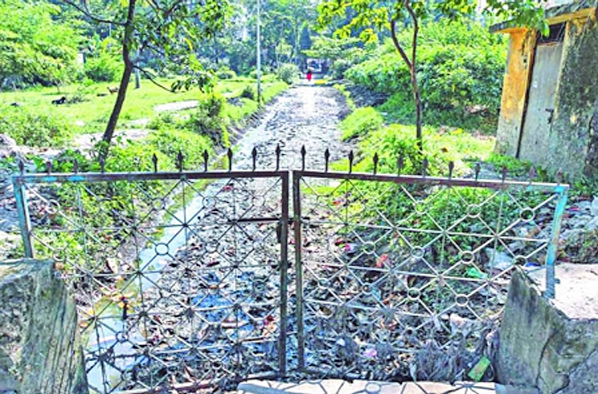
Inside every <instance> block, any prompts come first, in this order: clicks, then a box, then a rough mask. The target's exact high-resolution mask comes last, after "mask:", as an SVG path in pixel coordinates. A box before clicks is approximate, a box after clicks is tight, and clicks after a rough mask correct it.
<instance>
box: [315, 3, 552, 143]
mask: <svg viewBox="0 0 598 394" xmlns="http://www.w3.org/2000/svg"><path fill="white" fill-rule="evenodd" d="M475 9H476V3H475V2H472V1H470V0H436V1H429V0H394V1H382V0H327V1H325V2H324V3H322V4H320V6H319V8H318V11H319V18H318V22H319V24H320V26H321V27H323V28H325V27H330V26H334V25H335V24H337V23H340V27H338V28H336V29H335V34H336V35H337V36H339V37H350V36H352V35H354V34H358V35H359V37H360V38H361V39H362V40H363V41H365V42H373V41H377V40H378V36H377V34H378V33H380V32H389V33H390V37H391V39H392V41H393V44H394V46H395V48H396V50H397V52H398V53H399V55H400V58H401V59H402V61H403V62H405V64H406V65H407V67H408V68H409V73H410V80H411V87H412V91H413V100H414V103H415V113H416V138H417V141H418V146H419V148H420V150H421V149H422V148H423V135H422V126H423V119H422V100H421V96H420V90H419V86H418V76H417V71H418V68H417V44H418V36H419V31H420V28H421V27H422V24H423V22H424V21H425V20H426V19H427V18H428V17H429V16H431V15H433V16H435V17H444V18H449V19H451V20H455V19H459V18H462V17H465V16H471V15H472V14H473V13H474V11H475ZM484 12H485V13H487V14H490V15H493V16H494V17H497V18H499V19H502V20H512V21H513V22H514V23H516V24H519V25H527V26H533V27H539V28H541V30H542V31H543V32H544V31H546V30H547V25H546V22H545V20H544V12H543V9H542V8H541V7H540V6H539V5H538V4H537V3H536V2H534V1H533V0H521V1H500V0H489V1H487V3H486V7H485V9H484ZM407 26H410V27H411V29H412V30H411V32H412V35H411V42H410V43H404V42H401V41H400V40H399V37H398V31H399V30H400V29H401V27H403V28H404V27H407Z"/></svg>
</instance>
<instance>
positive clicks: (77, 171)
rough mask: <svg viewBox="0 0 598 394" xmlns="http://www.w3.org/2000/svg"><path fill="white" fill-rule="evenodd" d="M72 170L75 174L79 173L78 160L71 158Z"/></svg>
mask: <svg viewBox="0 0 598 394" xmlns="http://www.w3.org/2000/svg"><path fill="white" fill-rule="evenodd" d="M73 171H74V172H75V174H77V173H79V160H77V159H73Z"/></svg>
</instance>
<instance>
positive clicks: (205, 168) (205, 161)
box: [203, 150, 210, 172]
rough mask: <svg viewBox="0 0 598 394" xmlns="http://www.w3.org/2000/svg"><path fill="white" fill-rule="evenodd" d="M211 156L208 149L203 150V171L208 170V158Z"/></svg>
mask: <svg viewBox="0 0 598 394" xmlns="http://www.w3.org/2000/svg"><path fill="white" fill-rule="evenodd" d="M209 158H210V155H208V151H207V150H204V151H203V171H204V172H208V159H209Z"/></svg>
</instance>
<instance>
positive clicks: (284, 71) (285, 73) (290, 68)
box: [276, 63, 299, 84]
mask: <svg viewBox="0 0 598 394" xmlns="http://www.w3.org/2000/svg"><path fill="white" fill-rule="evenodd" d="M276 75H277V76H278V79H280V80H281V81H284V82H285V83H288V84H292V83H293V82H295V81H296V80H297V79H298V78H299V67H297V66H296V65H295V64H290V63H289V64H283V65H282V66H280V68H279V69H278V71H277V72H276Z"/></svg>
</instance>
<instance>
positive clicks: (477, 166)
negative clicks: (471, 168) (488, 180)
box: [475, 162, 482, 182]
mask: <svg viewBox="0 0 598 394" xmlns="http://www.w3.org/2000/svg"><path fill="white" fill-rule="evenodd" d="M481 170H482V165H481V164H480V162H477V163H475V180H476V182H477V181H478V178H479V177H480V171H481Z"/></svg>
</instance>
